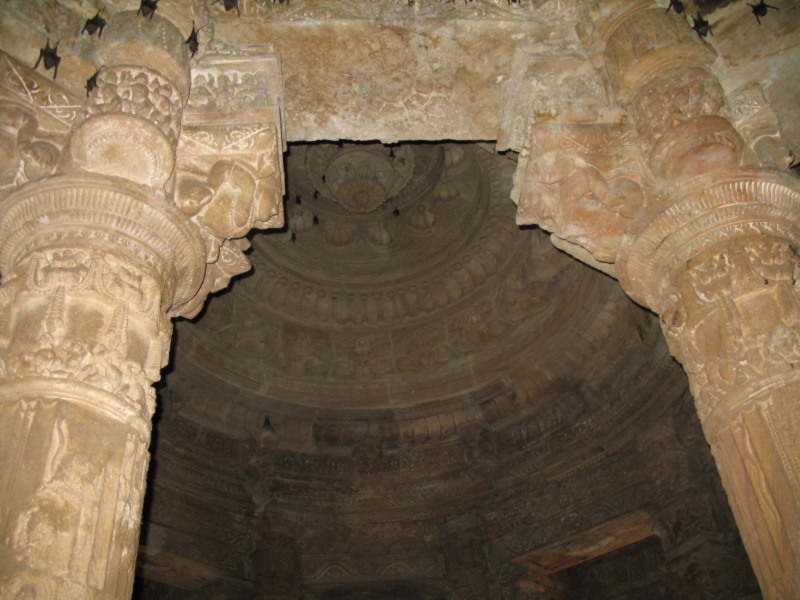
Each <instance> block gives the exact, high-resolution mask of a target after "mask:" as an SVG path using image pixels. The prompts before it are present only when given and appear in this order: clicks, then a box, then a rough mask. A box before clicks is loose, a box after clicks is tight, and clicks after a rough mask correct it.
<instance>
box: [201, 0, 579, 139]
mask: <svg viewBox="0 0 800 600" xmlns="http://www.w3.org/2000/svg"><path fill="white" fill-rule="evenodd" d="M381 4H383V7H381V6H380V5H381ZM401 4H404V3H395V4H392V3H377V2H376V3H364V2H361V1H360V0H359V1H357V2H350V1H340V2H331V3H326V6H325V8H324V9H319V10H317V11H315V10H314V9H313V8H304V7H303V6H302V5H301V6H300V7H299V8H298V9H297V10H296V14H295V13H292V12H291V11H292V10H293V9H292V8H291V7H286V11H289V12H288V13H287V14H283V8H277V7H276V8H273V9H272V10H271V11H266V10H264V9H260V8H259V6H260V5H258V3H256V2H251V3H249V4H248V5H247V6H246V9H245V10H244V12H243V14H242V18H241V19H237V18H236V17H235V15H234V16H233V17H231V15H230V14H227V15H226V14H219V15H218V21H217V23H216V26H215V30H214V37H215V39H216V40H219V41H222V42H226V43H236V44H261V43H263V40H267V39H268V40H269V41H270V42H271V43H272V44H273V45H274V47H275V50H276V51H277V52H280V54H281V55H282V56H283V61H284V73H285V77H286V112H287V125H286V129H287V136H288V139H289V141H303V140H304V141H313V140H338V139H350V140H376V139H377V140H381V141H383V142H395V141H400V140H442V139H452V140H496V139H497V137H498V131H499V128H500V121H501V114H500V113H501V106H502V97H503V90H504V87H505V85H506V81H507V79H508V78H509V76H510V75H511V72H512V62H513V60H514V54H515V47H516V46H517V45H520V44H523V45H525V44H540V45H547V44H548V43H550V42H552V38H553V37H561V36H563V35H569V34H570V32H571V27H572V25H574V20H571V19H575V16H576V15H575V14H574V11H573V12H571V13H570V12H564V11H562V14H561V16H562V20H559V19H558V18H556V17H557V16H558V11H556V10H554V8H553V6H549V5H548V6H547V7H546V8H541V9H540V10H537V11H535V12H534V11H533V9H532V7H531V6H527V7H525V8H520V7H518V6H509V5H508V3H507V2H505V0H503V2H476V3H475V5H469V6H463V4H464V3H463V2H462V3H459V2H456V3H455V5H454V4H452V3H440V2H436V3H434V2H426V3H418V4H422V8H421V9H420V10H419V11H417V12H415V11H414V10H413V9H409V8H408V7H407V6H405V7H403V6H401ZM550 4H552V3H550ZM306 6H308V4H306ZM370 11H372V12H370ZM426 11H428V12H426ZM376 16H378V17H382V18H380V19H376V18H374V17H376ZM571 35H572V36H573V37H574V33H572V34H571Z"/></svg>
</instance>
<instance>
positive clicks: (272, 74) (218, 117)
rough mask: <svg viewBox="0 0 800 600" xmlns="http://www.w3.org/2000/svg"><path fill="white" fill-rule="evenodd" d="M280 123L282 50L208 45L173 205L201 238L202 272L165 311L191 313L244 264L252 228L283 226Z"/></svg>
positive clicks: (196, 73)
mask: <svg viewBox="0 0 800 600" xmlns="http://www.w3.org/2000/svg"><path fill="white" fill-rule="evenodd" d="M270 50H271V48H270ZM284 122H285V119H284V105H283V75H282V72H281V60H280V54H278V53H275V52H271V51H270V52H266V53H261V54H255V53H251V52H249V51H247V50H246V49H232V48H229V47H222V46H217V47H210V48H209V50H208V52H207V54H206V55H205V56H204V58H203V60H202V61H201V62H200V64H199V65H198V67H197V68H196V69H194V70H193V80H192V93H191V95H190V96H189V104H188V106H187V108H186V110H185V111H184V114H183V129H182V133H181V138H180V141H179V143H178V148H177V161H176V169H175V175H174V177H175V183H176V185H175V202H176V204H177V205H178V206H179V207H180V209H181V210H182V211H183V213H184V214H185V215H186V216H187V217H189V219H190V220H191V221H192V222H194V224H195V225H197V227H198V228H199V230H200V233H201V235H202V237H203V239H204V241H205V245H206V262H207V265H206V276H205V279H204V281H203V284H202V286H201V287H200V290H199V291H198V292H197V294H196V295H195V297H194V298H193V299H192V300H190V301H189V302H188V303H186V304H184V305H182V306H179V307H176V308H175V309H173V311H172V312H170V316H173V317H178V316H182V317H187V318H191V317H193V316H195V315H196V314H197V313H199V312H200V310H201V309H202V306H203V303H204V302H205V298H206V297H207V296H208V294H209V293H212V292H216V291H219V290H221V289H223V288H225V287H226V286H227V285H228V283H229V282H230V279H231V277H233V276H235V275H238V274H240V273H244V272H246V271H248V270H249V269H250V262H249V261H248V260H247V258H245V256H244V254H243V253H242V251H243V250H246V249H247V248H249V246H250V244H249V242H248V241H247V239H246V237H245V236H246V235H247V233H248V232H249V231H250V229H252V228H257V229H268V228H271V227H282V226H283V219H284V216H283V202H282V198H283V193H284V172H283V159H282V153H283V152H285V151H286V141H285V140H286V136H285V134H284Z"/></svg>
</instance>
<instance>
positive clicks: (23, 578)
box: [0, 12, 283, 599]
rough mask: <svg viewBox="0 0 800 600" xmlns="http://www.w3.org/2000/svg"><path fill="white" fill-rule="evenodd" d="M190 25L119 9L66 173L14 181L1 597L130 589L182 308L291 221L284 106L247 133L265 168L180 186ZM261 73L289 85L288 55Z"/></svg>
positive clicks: (0, 453)
mask: <svg viewBox="0 0 800 600" xmlns="http://www.w3.org/2000/svg"><path fill="white" fill-rule="evenodd" d="M183 37H184V36H183V35H182V34H181V32H180V31H179V30H178V29H177V28H176V27H175V26H174V25H173V24H171V23H170V22H169V21H167V20H165V19H160V18H159V17H158V16H156V17H155V18H154V19H153V21H152V23H150V21H149V19H148V20H145V19H143V18H141V17H139V18H138V19H137V18H136V15H135V13H133V12H131V13H118V14H117V15H115V16H114V18H113V19H112V20H111V22H110V24H109V27H108V30H107V33H106V35H105V39H106V44H105V45H104V46H103V47H101V49H100V50H99V54H101V55H102V59H103V63H104V64H105V65H106V66H105V68H104V69H103V70H102V71H101V73H100V74H99V76H98V79H97V83H98V88H97V89H96V90H95V91H94V92H92V94H91V95H90V97H89V98H88V99H87V101H86V102H85V104H84V107H83V120H82V121H80V123H79V124H78V125H77V127H75V128H74V129H73V131H72V133H71V136H70V137H69V139H68V141H67V142H66V145H65V148H64V151H63V153H62V155H61V158H60V163H59V167H58V169H57V170H56V173H55V175H53V176H50V177H46V178H41V179H34V178H32V177H30V176H27V175H26V177H23V178H22V179H19V178H17V182H18V183H22V185H18V186H16V187H15V188H9V189H10V193H8V195H7V196H6V197H5V198H3V199H2V201H0V272H2V275H3V280H2V286H0V461H2V462H0V598H3V599H5V598H48V599H49V598H87V599H88V598H127V597H129V596H130V593H131V589H132V585H133V577H134V563H135V557H136V549H137V545H138V536H139V525H140V521H141V509H142V500H143V496H144V489H145V477H146V473H147V465H148V460H149V453H148V450H147V448H148V444H149V442H150V431H151V424H150V418H151V416H152V414H153V411H154V408H155V393H154V391H153V388H152V383H153V382H154V381H156V380H157V379H158V378H159V376H160V369H161V367H163V366H164V365H165V364H166V362H167V360H168V356H169V344H170V339H171V331H172V326H171V323H170V318H169V317H170V316H174V315H181V314H187V313H195V312H197V311H199V310H200V308H201V307H202V303H203V301H204V299H205V296H206V295H207V293H208V292H209V291H211V290H214V289H221V287H224V285H225V284H227V282H228V280H229V278H230V275H231V274H233V273H239V272H243V271H244V270H247V268H249V263H247V260H246V259H245V258H244V256H243V255H242V254H241V250H240V248H242V247H246V243H245V242H243V241H241V238H242V237H243V236H244V235H245V234H246V233H247V232H248V231H249V229H250V228H251V227H253V226H257V227H265V226H271V225H273V224H275V223H279V222H280V221H281V219H282V215H281V195H282V170H281V167H280V152H281V150H282V145H283V144H282V135H281V126H280V114H279V112H280V111H279V109H278V108H277V107H271V112H270V113H269V116H270V118H274V119H275V122H270V123H266V122H265V119H266V117H264V118H262V119H261V120H260V122H259V123H258V127H257V128H256V129H258V130H259V131H260V132H261V133H260V134H257V133H253V132H250V133H253V135H252V136H251V137H255V138H257V142H251V143H250V144H249V146H248V149H249V154H248V160H249V161H250V162H252V163H253V164H252V165H249V164H246V165H244V166H243V165H241V164H240V163H241V161H240V160H239V158H240V157H237V156H229V157H228V162H227V163H225V164H224V165H223V166H219V162H218V161H215V162H214V163H212V164H214V166H215V167H217V168H216V171H215V170H214V169H213V168H212V169H211V170H212V175H213V176H212V175H209V176H208V180H207V181H206V182H205V185H204V187H203V189H202V190H201V192H202V193H192V192H196V191H197V190H195V189H194V188H192V189H188V190H187V189H186V186H181V185H180V184H179V185H176V184H175V181H176V177H174V176H173V171H174V170H175V165H176V164H180V162H181V154H180V152H179V153H178V154H177V157H176V148H177V147H178V144H179V138H180V133H181V125H182V113H183V106H184V104H185V102H186V101H187V96H188V90H189V79H188V61H187V59H188V55H187V50H186V47H185V46H184V44H183ZM131 63H133V64H131ZM242 68H247V67H246V66H243V67H242ZM264 83H265V85H267V84H268V85H269V87H270V88H272V89H275V88H277V89H282V88H281V86H282V83H281V81H280V69H279V63H278V69H277V70H274V71H273V73H272V78H269V80H268V81H267V80H266V79H265V82H264ZM279 96H280V94H278V98H279ZM274 98H275V94H274V93H273V99H274ZM265 103H266V101H265ZM206 117H207V119H206V122H205V123H206V125H208V127H210V128H212V129H213V128H219V127H220V125H219V124H218V123H221V122H223V121H224V119H223V118H222V117H221V116H220V115H218V114H217V115H214V114H211V113H209V114H208V115H206ZM193 125H194V127H195V129H199V128H200V127H201V126H202V125H203V122H202V119H200V118H198V119H196V122H194V124H193ZM264 131H266V133H264ZM220 135H221V134H220ZM218 137H219V136H218V135H217V134H215V133H213V132H212V133H207V134H206V136H205V141H206V144H207V146H209V148H210V149H208V150H207V152H206V154H210V155H213V154H214V151H215V149H214V148H213V147H212V146H213V142H214V140H215V139H217V138H218ZM239 141H241V140H239ZM222 150H223V151H225V150H227V148H225V147H223V148H222ZM25 173H26V174H27V171H25ZM242 173H244V174H242ZM248 178H249V179H248ZM26 179H28V180H29V181H28V182H27V183H25V180H26ZM248 182H252V183H253V185H251V186H250V187H248V186H247V185H246V184H247V183H248ZM176 189H177V190H178V191H177V192H176ZM187 194H188V196H187ZM187 207H188V208H187ZM229 247H230V250H229V251H227V250H225V249H227V248H229ZM230 257H233V258H232V259H231V260H234V261H235V263H236V265H235V269H233V270H231V269H230V268H227V263H226V261H227V262H230V260H228V259H229V258H230ZM209 277H212V278H213V281H212V282H211V283H208V279H209Z"/></svg>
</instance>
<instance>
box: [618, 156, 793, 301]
mask: <svg viewBox="0 0 800 600" xmlns="http://www.w3.org/2000/svg"><path fill="white" fill-rule="evenodd" d="M759 236H772V237H775V238H777V239H782V240H784V242H785V243H786V244H789V245H790V246H791V247H793V248H800V182H798V181H797V179H796V178H794V177H792V176H790V175H787V174H784V173H780V172H777V171H766V170H741V171H737V172H733V173H730V172H717V173H709V174H707V175H703V176H701V177H696V178H693V179H691V180H689V181H687V182H685V183H683V184H681V185H678V186H676V187H675V188H673V189H672V190H670V191H669V193H666V194H664V196H662V197H660V198H659V199H658V201H657V202H656V203H654V204H653V206H651V207H649V208H648V209H647V210H646V211H644V212H643V213H642V214H641V215H640V216H639V217H638V218H637V219H636V220H635V221H634V222H633V223H632V224H631V225H630V226H629V227H628V229H627V230H626V232H625V235H624V237H623V239H622V242H621V247H620V248H619V250H618V252H617V260H616V268H617V274H618V277H619V280H620V283H621V284H622V286H623V288H625V291H626V292H627V293H628V294H629V295H630V296H631V297H632V298H633V299H634V300H636V301H637V302H639V303H640V304H643V305H645V306H648V307H650V308H651V309H652V310H654V311H655V312H657V313H659V314H661V313H662V312H663V310H664V309H665V307H666V305H667V303H668V302H669V298H670V297H671V296H672V295H673V294H674V293H675V291H676V290H677V289H678V284H677V283H676V282H677V281H678V280H679V279H680V276H681V273H682V272H683V271H684V270H685V269H686V268H687V265H688V264H689V262H690V261H691V260H693V259H694V258H695V257H696V256H698V255H701V254H703V253H704V252H705V251H706V250H707V249H709V248H713V247H715V246H716V245H717V244H719V243H720V242H727V243H731V244H735V243H737V240H739V239H741V240H742V243H746V242H747V240H749V239H750V238H753V237H759Z"/></svg>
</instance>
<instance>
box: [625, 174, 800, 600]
mask: <svg viewBox="0 0 800 600" xmlns="http://www.w3.org/2000/svg"><path fill="white" fill-rule="evenodd" d="M699 179H700V180H699V181H698V180H693V181H691V182H689V183H688V184H687V185H685V186H682V187H681V188H679V189H678V190H677V191H676V192H675V193H674V194H673V195H671V197H669V198H668V199H667V200H665V201H664V203H663V205H661V207H660V210H657V211H653V212H652V213H651V214H649V215H647V216H646V217H645V218H642V219H640V220H639V221H638V222H637V223H635V224H634V226H633V227H632V228H631V229H630V230H629V232H628V237H627V238H626V240H625V241H624V242H623V244H624V245H623V249H622V250H620V255H619V258H618V260H617V271H618V273H619V275H620V282H621V283H622V284H623V287H624V288H625V290H626V291H627V292H628V293H629V294H630V295H631V296H633V298H634V299H636V300H637V301H639V302H641V303H643V304H646V305H647V306H650V307H651V308H652V309H653V310H654V311H656V312H657V313H658V314H660V315H661V325H662V329H663V330H664V334H665V336H666V338H667V342H668V343H669V346H670V350H671V351H672V353H673V355H674V356H675V357H676V358H677V359H678V360H679V361H680V362H681V363H682V364H683V365H684V367H685V369H686V372H687V374H688V375H689V383H690V386H691V390H692V394H693V395H694V398H695V402H696V405H697V410H698V413H699V415H700V421H701V423H702V424H703V430H704V432H705V435H706V439H707V440H708V442H709V444H710V445H711V450H712V453H713V454H714V458H715V460H716V463H717V468H718V469H719V472H720V476H721V478H722V483H723V485H724V487H725V490H726V491H727V493H728V500H729V501H730V503H731V508H732V510H733V514H734V517H735V518H736V522H737V524H738V526H739V531H740V533H741V535H742V539H743V541H744V544H745V547H746V548H747V551H748V554H749V556H750V560H751V562H752V564H753V568H754V570H755V572H756V575H757V576H758V579H759V583H760V584H761V588H762V591H763V593H764V597H765V598H770V599H773V598H787V599H788V598H795V597H797V593H798V591H800V537H798V533H797V532H798V531H799V530H800V500H799V499H800V451H798V447H797V443H796V437H797V431H798V427H800V408H799V407H798V404H797V401H796V400H797V397H798V394H800V370H799V369H798V367H800V297H798V287H797V285H796V283H797V281H798V279H800V258H798V255H797V253H796V250H795V249H796V248H798V243H799V242H800V237H798V236H800V186H798V185H797V182H796V181H793V180H791V179H790V178H788V177H784V176H781V175H777V174H771V173H766V172H760V173H758V172H754V173H746V172H744V173H739V174H736V175H732V174H725V176H724V177H720V176H718V177H713V176H706V177H703V178H699Z"/></svg>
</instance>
